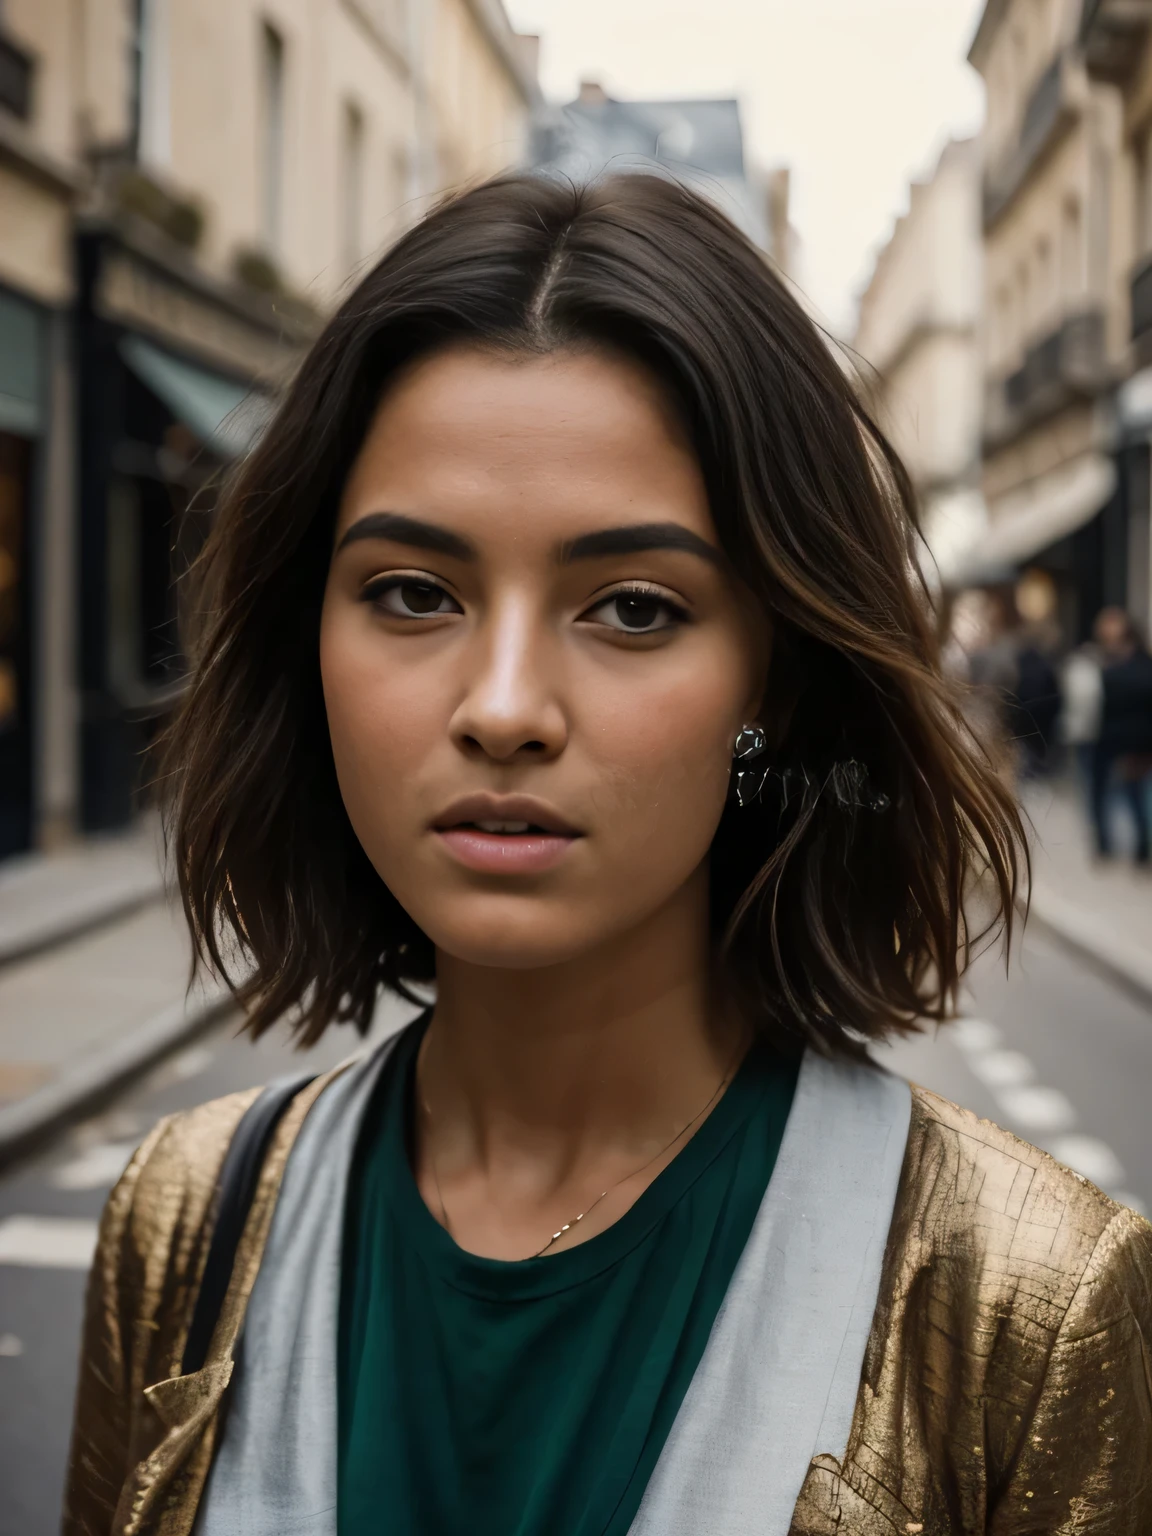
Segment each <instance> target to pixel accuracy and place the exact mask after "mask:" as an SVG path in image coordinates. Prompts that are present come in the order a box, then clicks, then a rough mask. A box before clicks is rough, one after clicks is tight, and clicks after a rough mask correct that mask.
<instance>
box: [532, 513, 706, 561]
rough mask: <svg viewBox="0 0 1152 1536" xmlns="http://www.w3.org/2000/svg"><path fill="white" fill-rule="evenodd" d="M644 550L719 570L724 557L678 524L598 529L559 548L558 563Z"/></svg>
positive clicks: (647, 524)
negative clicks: (669, 552)
mask: <svg viewBox="0 0 1152 1536" xmlns="http://www.w3.org/2000/svg"><path fill="white" fill-rule="evenodd" d="M647 549H675V550H681V551H683V553H684V554H688V555H695V556H696V557H697V559H699V560H707V561H708V562H709V564H710V565H717V566H723V564H724V556H723V554H722V553H721V551H720V550H719V549H717V548H716V546H715V544H709V543H708V541H707V539H702V538H701V537H700V535H699V534H698V533H693V532H692V530H691V529H690V528H684V527H682V526H681V525H680V524H679V523H630V524H629V525H628V526H627V527H624V528H601V529H599V530H598V531H597V532H596V533H585V534H581V536H580V537H579V538H578V539H572V540H570V541H569V542H568V543H566V544H563V545H561V547H560V562H561V564H562V565H569V564H571V562H572V561H573V560H599V559H601V558H603V557H604V556H605V555H634V554H637V553H639V551H641V550H647Z"/></svg>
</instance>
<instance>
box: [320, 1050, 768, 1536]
mask: <svg viewBox="0 0 1152 1536" xmlns="http://www.w3.org/2000/svg"><path fill="white" fill-rule="evenodd" d="M421 1033H422V1029H421V1028H420V1027H419V1026H414V1027H413V1028H412V1029H410V1030H408V1032H407V1034H406V1035H405V1037H404V1038H403V1039H402V1040H401V1041H400V1042H399V1044H398V1045H397V1048H396V1051H395V1053H394V1055H393V1057H392V1059H391V1061H390V1062H389V1063H388V1064H387V1066H386V1068H385V1071H384V1074H383V1077H382V1081H381V1084H380V1087H379V1089H378V1091H377V1093H376V1095H375V1102H374V1104H373V1106H372V1107H371V1109H370V1111H369V1113H368V1115H367V1117H366V1119H365V1129H364V1132H363V1133H362V1136H361V1141H360V1146H359V1149H358V1153H357V1158H356V1163H355V1165H354V1168H353V1174H352V1182H351V1186H350V1189H349V1197H348V1206H347V1212H346V1215H345V1239H344V1269H343V1280H342V1297H341V1307H340V1346H339V1493H338V1498H339V1509H338V1529H339V1536H460V1533H462V1532H465V1531H466V1532H468V1533H469V1536H623V1533H624V1532H626V1531H627V1529H628V1527H629V1526H630V1525H631V1523H632V1520H633V1518H634V1516H635V1514H636V1511H637V1509H638V1507H639V1504H640V1500H641V1498H642V1496H643V1493H644V1489H645V1487H646V1485H647V1483H648V1479H649V1477H650V1476H651V1474H652V1471H653V1468H654V1467H655V1465H656V1460H657V1457H658V1456H659V1454H660V1451H661V1448H662V1447H663V1444H664V1441H665V1439H666V1438H667V1436H668V1432H669V1430H670V1429H671V1427H672V1421H673V1419H674V1418H675V1416H676V1412H677V1410H678V1408H679V1407H680V1403H681V1401H682V1400H683V1397H684V1393H685V1391H686V1390H687V1387H688V1383H689V1382H690V1381H691V1379H692V1374H693V1372H694V1371H695V1369H696V1366H697V1364H698V1363H699V1360H700V1356H701V1355H702V1353H703V1351H704V1346H705V1344H706V1343H707V1341H708V1335H709V1332H710V1330H711V1328H712V1324H713V1322H714V1320H715V1317H716V1313H717V1311H718V1309H719V1307H720V1303H721V1301H722V1300H723V1298H724V1293H725V1291H726V1290H727V1288H728V1282H729V1280H730V1279H731V1277H732V1272H733V1270H734V1269H735V1267H736V1264H737V1261H738V1260H739V1258H740V1255H741V1253H742V1252H743V1250H744V1245H745V1242H746V1241H747V1238H748V1234H749V1232H750V1230H751V1227H752V1223H753V1221H754V1219H755V1217H756V1213H757V1211H758V1209H759V1206H760V1201H761V1198H762V1197H763V1194H764V1191H765V1189H766V1187H767V1185H768V1180H769V1178H770V1177H771V1174H772V1168H773V1165H774V1164H775V1161H776V1154H777V1152H778V1150H779V1147H780V1139H781V1137H782V1135H783V1133H784V1125H785V1121H786V1120H787V1117H788V1111H789V1108H790V1106H791V1103H792V1094H793V1090H794V1088H795V1085H796V1067H795V1065H793V1064H791V1063H788V1062H785V1061H783V1060H781V1058H780V1057H779V1056H777V1055H776V1054H775V1053H774V1052H773V1051H772V1050H771V1048H770V1047H768V1046H767V1045H765V1044H757V1045H755V1046H753V1048H752V1050H751V1051H750V1052H749V1054H748V1056H747V1057H746V1058H745V1061H744V1063H743V1065H742V1066H741V1067H740V1070H739V1071H738V1072H737V1074H736V1076H735V1077H734V1078H733V1080H732V1082H731V1084H730V1085H729V1087H728V1090H727V1092H726V1093H725V1094H724V1096H723V1098H722V1099H721V1100H720V1102H719V1103H718V1104H717V1105H716V1107H715V1109H714V1110H713V1111H712V1113H711V1114H710V1115H709V1117H708V1119H707V1120H705V1122H704V1123H703V1125H702V1126H701V1127H700V1129H699V1130H698V1131H697V1132H696V1134H695V1135H694V1136H693V1137H692V1139H691V1140H690V1141H689V1142H688V1143H687V1144H686V1146H685V1147H684V1149H683V1150H682V1151H681V1152H680V1153H679V1154H678V1155H677V1156H676V1157H675V1158H674V1160H673V1161H672V1162H671V1163H670V1164H669V1165H668V1167H667V1168H665V1169H664V1171H663V1172H662V1173H661V1174H660V1175H659V1176H658V1177H657V1178H656V1179H655V1180H654V1181H653V1182H652V1184H651V1185H650V1186H649V1187H648V1189H647V1190H646V1191H645V1192H644V1194H642V1195H641V1196H640V1198H639V1199H638V1200H637V1201H636V1202H635V1204H634V1205H633V1206H632V1208H631V1209H630V1210H629V1211H627V1212H626V1213H625V1214H624V1215H623V1216H622V1217H621V1218H620V1220H619V1221H617V1222H616V1223H615V1224H614V1225H613V1226H611V1227H609V1228H608V1229H607V1230H606V1231H604V1232H601V1233H599V1234H598V1235H597V1236H596V1237H593V1238H591V1239H589V1240H588V1241H587V1242H584V1243H581V1244H578V1245H577V1246H576V1247H575V1248H569V1249H567V1250H563V1251H561V1252H559V1253H555V1254H550V1255H546V1256H544V1257H542V1258H538V1259H525V1260H523V1261H520V1262H514V1263H508V1262H505V1261H503V1260H498V1259H484V1258H477V1257H475V1256H474V1255H472V1254H468V1253H465V1252H464V1251H463V1249H461V1248H459V1247H457V1245H456V1243H454V1242H453V1240H452V1238H451V1237H449V1235H448V1233H447V1232H445V1231H444V1229H443V1228H442V1227H441V1226H440V1225H439V1223H438V1222H437V1221H436V1220H435V1218H434V1217H433V1216H432V1214H431V1212H430V1211H429V1210H428V1208H427V1207H426V1206H425V1204H424V1202H423V1200H422V1199H421V1197H420V1193H419V1190H418V1189H417V1187H416V1181H415V1179H414V1178H413V1176H412V1171H411V1167H410V1164H409V1158H408V1145H409V1129H410V1105H411V1103H412V1089H413V1075H414V1067H415V1060H416V1052H417V1049H418V1046H419V1043H420V1034H421Z"/></svg>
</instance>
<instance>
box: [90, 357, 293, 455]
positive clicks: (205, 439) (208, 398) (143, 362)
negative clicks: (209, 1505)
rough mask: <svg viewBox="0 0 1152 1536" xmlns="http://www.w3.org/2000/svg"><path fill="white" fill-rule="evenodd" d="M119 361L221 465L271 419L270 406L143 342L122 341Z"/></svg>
mask: <svg viewBox="0 0 1152 1536" xmlns="http://www.w3.org/2000/svg"><path fill="white" fill-rule="evenodd" d="M120 355H121V357H123V359H124V361H125V362H126V363H127V364H128V366H129V368H131V370H132V372H133V373H134V374H135V375H136V377H137V378H138V379H140V380H141V382H142V383H144V384H146V385H147V386H148V388H149V389H150V390H151V391H152V393H153V394H154V395H157V396H158V397H159V398H160V399H161V400H162V401H163V402H164V404H165V405H166V406H167V407H168V409H169V410H170V411H171V412H172V414H173V416H175V417H176V418H177V420H178V421H182V422H183V423H184V425H185V426H186V427H187V428H188V430H189V431H190V432H191V433H192V434H193V436H194V437H196V438H198V439H199V441H200V442H202V443H203V444H204V446H205V447H206V448H210V449H211V450H212V452H213V453H216V454H219V456H220V457H221V458H222V459H238V458H242V457H243V455H244V454H246V453H247V452H248V450H249V449H250V448H251V447H252V445H253V443H254V442H255V441H256V439H257V438H258V437H259V436H260V433H261V432H262V431H263V430H264V427H265V426H266V425H267V423H268V419H269V417H270V416H271V414H272V402H271V400H269V398H268V396H267V395H265V394H261V393H260V391H259V390H253V389H249V388H248V387H247V386H246V385H243V384H238V383H237V382H236V381H235V380H234V379H229V378H226V377H225V376H224V375H223V374H221V373H212V372H210V371H209V370H208V369H207V368H201V367H200V366H199V365H198V364H196V363H190V362H188V361H186V360H185V359H184V358H179V357H173V356H172V354H171V353H170V352H162V351H161V350H160V348H159V347H154V346H153V345H152V343H151V342H150V341H145V340H144V338H143V337H142V336H125V337H124V338H123V339H122V340H121V342H120Z"/></svg>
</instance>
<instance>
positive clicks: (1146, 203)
mask: <svg viewBox="0 0 1152 1536" xmlns="http://www.w3.org/2000/svg"><path fill="white" fill-rule="evenodd" d="M1137 166H1138V180H1137V186H1136V196H1137V199H1138V205H1137V209H1136V229H1137V231H1138V234H1139V239H1140V255H1141V256H1145V255H1147V254H1148V252H1149V251H1152V126H1150V127H1149V128H1148V130H1147V131H1146V133H1145V134H1144V138H1143V141H1142V142H1141V144H1140V155H1139V158H1138V160H1137Z"/></svg>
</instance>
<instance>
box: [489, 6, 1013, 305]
mask: <svg viewBox="0 0 1152 1536" xmlns="http://www.w3.org/2000/svg"><path fill="white" fill-rule="evenodd" d="M506 4H507V8H508V12H509V14H510V16H511V17H512V21H513V24H514V25H515V26H516V27H517V28H518V30H520V31H522V32H539V33H540V34H541V36H542V38H543V54H542V59H541V75H542V82H543V86H544V90H545V92H546V94H547V95H548V96H549V97H551V98H553V99H555V100H568V99H570V98H571V97H572V96H573V95H574V94H575V91H576V87H577V84H578V82H579V81H580V79H581V78H582V77H587V78H591V79H598V80H600V81H601V82H602V83H603V85H604V86H605V88H606V89H607V90H608V92H609V93H610V94H612V95H616V96H637V97H645V96H731V95H735V96H738V97H739V98H740V101H741V103H742V108H743V112H744V134H745V145H746V149H747V151H748V155H749V158H750V159H751V160H753V161H755V162H756V163H758V164H760V165H763V166H768V165H777V164H781V163H785V164H788V165H790V166H791V167H792V173H793V223H794V224H795V225H796V226H797V228H798V229H799V231H800V235H801V239H802V240H803V254H802V258H801V260H802V267H801V272H800V280H801V283H802V286H803V287H804V288H805V289H806V290H807V291H808V293H809V294H810V296H811V297H812V298H813V299H814V300H815V302H816V304H817V305H818V306H819V307H820V308H821V309H822V310H823V311H824V313H825V314H826V315H827V316H828V318H829V320H830V321H831V322H832V324H833V325H834V326H836V328H837V329H839V330H841V331H844V330H845V329H850V326H851V322H852V319H853V316H854V309H855V297H856V294H857V292H858V291H859V289H860V287H861V286H862V284H863V282H864V281H865V280H866V278H867V275H868V271H869V270H870V267H871V261H872V257H873V256H874V254H875V251H876V248H877V246H878V244H880V243H881V242H882V241H883V240H884V239H885V238H886V236H887V234H888V232H889V231H890V230H891V227H892V220H893V218H894V217H895V215H896V214H897V213H899V212H900V211H901V208H902V207H903V206H904V202H905V198H906V188H907V184H908V181H909V180H910V179H911V178H912V177H913V176H916V175H921V174H923V173H924V172H925V171H926V170H928V169H930V167H931V165H932V163H933V161H934V159H935V157H936V155H937V154H938V153H939V151H940V149H941V147H942V145H943V144H944V142H945V140H946V139H947V138H948V136H949V135H950V134H968V133H972V132H974V131H975V130H976V128H977V127H978V126H979V123H980V117H981V112H982V104H983V89H982V85H981V82H980V79H979V77H978V76H977V75H976V74H975V73H974V72H973V71H972V69H971V68H970V67H969V65H968V64H967V63H966V62H965V54H966V53H967V50H968V44H969V42H970V41H971V38H972V34H973V32H974V31H975V28H976V22H977V20H978V18H979V15H980V12H981V10H982V9H983V0H694V3H690V0H506Z"/></svg>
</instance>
